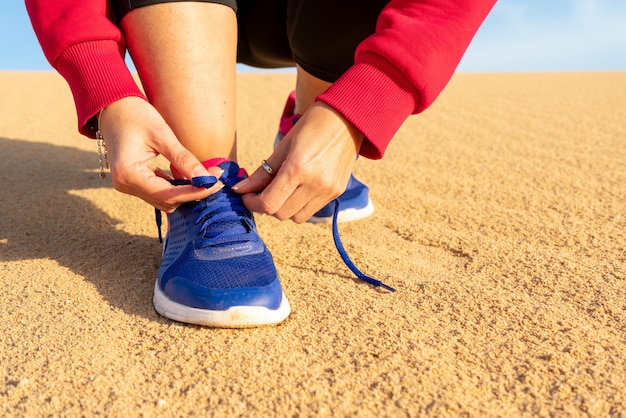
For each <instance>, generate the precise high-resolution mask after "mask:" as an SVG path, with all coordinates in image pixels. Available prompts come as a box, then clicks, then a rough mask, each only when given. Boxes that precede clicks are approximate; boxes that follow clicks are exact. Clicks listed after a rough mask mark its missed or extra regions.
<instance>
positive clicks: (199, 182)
mask: <svg viewBox="0 0 626 418" xmlns="http://www.w3.org/2000/svg"><path fill="white" fill-rule="evenodd" d="M219 180H220V181H222V183H224V186H225V187H231V186H234V185H235V184H237V183H238V182H239V181H240V180H243V178H232V177H229V176H224V175H223V176H222V177H220V179H219ZM217 181H218V179H217V178H216V177H213V176H202V177H194V178H192V179H191V181H189V180H170V183H172V184H173V185H175V186H179V185H188V184H191V185H192V186H195V187H205V188H209V187H211V186H213V185H214V184H215V183H216V182H217ZM210 198H211V196H209V197H208V198H207V199H210ZM333 202H334V204H335V210H334V213H333V224H332V225H333V226H332V228H333V240H334V241H335V247H336V248H337V251H338V252H339V255H340V256H341V259H342V260H343V262H344V263H345V264H346V266H347V267H348V268H349V269H350V271H352V273H354V275H355V276H356V277H357V278H359V279H360V280H363V281H364V282H367V283H369V284H371V285H373V286H379V287H382V288H384V289H387V290H389V291H391V292H395V291H396V290H395V289H394V288H393V287H391V286H389V285H387V284H385V283H383V282H382V281H380V280H377V279H374V278H373V277H370V276H368V275H366V274H365V273H363V272H362V271H361V270H359V269H358V268H357V267H356V266H355V265H354V263H353V262H352V260H351V259H350V257H349V256H348V253H347V251H346V249H345V248H344V246H343V244H342V242H341V238H340V237H339V227H338V225H337V224H338V222H337V218H338V214H339V201H338V200H337V199H335V200H334V201H333ZM213 206H215V205H213ZM217 206H218V207H211V206H209V205H200V206H198V209H196V208H194V210H196V211H199V212H200V214H199V216H198V221H197V222H198V223H201V222H202V226H201V228H200V230H201V231H204V235H203V238H204V239H208V240H209V241H210V242H209V244H208V245H211V244H218V243H220V242H221V240H220V233H219V232H218V233H217V234H215V233H211V234H209V232H208V230H209V229H210V228H208V227H209V225H215V224H216V223H219V222H220V221H224V222H231V219H232V217H231V216H232V214H228V213H225V212H223V211H221V210H220V208H219V206H221V205H217ZM234 209H235V212H236V213H237V211H239V212H242V213H244V212H246V211H247V209H246V208H245V207H244V206H242V205H236V207H235V208H234ZM154 214H155V219H156V224H157V228H158V230H159V242H163V236H162V234H161V226H162V216H161V211H160V210H159V209H156V208H155V209H154ZM237 216H238V217H239V218H241V221H242V222H243V225H246V223H247V222H249V221H248V218H247V217H245V216H242V215H237ZM250 228H251V226H250ZM218 229H219V228H218ZM233 238H234V237H233V234H228V237H227V238H226V239H227V240H228V241H229V242H230V241H232V240H233ZM242 240H245V237H244V236H242Z"/></svg>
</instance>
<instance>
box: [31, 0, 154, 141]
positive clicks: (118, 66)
mask: <svg viewBox="0 0 626 418" xmlns="http://www.w3.org/2000/svg"><path fill="white" fill-rule="evenodd" d="M109 7H110V6H109V5H108V1H107V0H83V1H80V2H76V1H74V0H26V9H27V10H28V14H29V16H30V19H31V23H32V25H33V29H34V30H35V34H36V35H37V38H38V40H39V43H40V44H41V47H42V49H43V52H44V54H45V56H46V58H47V59H48V62H50V64H51V65H52V67H53V68H55V69H56V70H57V71H58V72H59V73H60V74H61V75H62V76H63V77H64V78H65V80H66V81H67V83H68V84H69V86H70V89H71V91H72V95H73V96H74V102H75V104H76V112H77V117H78V129H79V131H80V132H81V133H82V134H83V135H86V136H89V137H92V138H93V137H94V136H95V126H94V124H93V119H92V118H93V116H94V115H96V114H97V113H98V112H99V111H100V109H102V108H103V107H105V106H107V105H109V104H111V103H112V102H114V101H116V100H118V99H121V98H123V97H127V96H138V97H144V95H143V93H142V92H141V90H140V89H139V87H138V86H137V83H135V81H134V79H133V77H132V75H131V74H130V71H129V70H128V67H127V66H126V64H125V62H124V55H125V52H126V45H125V41H124V37H123V36H122V33H121V31H120V30H119V28H118V27H117V26H116V25H115V24H114V23H113V21H112V19H113V17H112V12H111V10H110V8H109ZM90 120H91V122H90Z"/></svg>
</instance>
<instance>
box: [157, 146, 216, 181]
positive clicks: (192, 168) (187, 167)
mask: <svg viewBox="0 0 626 418" xmlns="http://www.w3.org/2000/svg"><path fill="white" fill-rule="evenodd" d="M159 145H160V146H159V149H158V150H157V151H159V152H160V153H161V154H163V156H164V157H165V158H167V159H168V160H169V162H170V163H171V164H172V165H173V166H174V167H176V170H178V171H179V172H180V173H181V174H182V175H183V176H185V178H188V179H192V178H194V177H200V176H206V175H207V169H206V168H204V166H203V165H202V164H201V163H200V160H198V159H197V158H196V156H195V155H193V154H192V153H191V151H189V150H187V149H186V148H185V147H183V146H182V145H181V143H180V142H178V140H176V139H170V140H166V139H165V138H163V141H162V143H161V144H159Z"/></svg>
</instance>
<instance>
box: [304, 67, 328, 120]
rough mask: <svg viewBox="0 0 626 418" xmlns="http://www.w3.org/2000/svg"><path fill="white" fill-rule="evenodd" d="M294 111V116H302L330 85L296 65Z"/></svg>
mask: <svg viewBox="0 0 626 418" xmlns="http://www.w3.org/2000/svg"><path fill="white" fill-rule="evenodd" d="M296 69H297V78H296V109H295V114H297V115H302V114H303V113H304V112H306V110H307V109H308V108H309V107H311V105H312V104H313V103H314V102H315V98H316V97H317V96H319V95H320V94H322V93H323V92H324V91H325V90H326V89H327V88H328V87H330V85H331V83H329V82H327V81H324V80H320V79H319V78H317V77H314V76H313V75H311V74H309V73H307V72H306V71H305V70H304V69H303V68H302V67H300V66H299V65H296Z"/></svg>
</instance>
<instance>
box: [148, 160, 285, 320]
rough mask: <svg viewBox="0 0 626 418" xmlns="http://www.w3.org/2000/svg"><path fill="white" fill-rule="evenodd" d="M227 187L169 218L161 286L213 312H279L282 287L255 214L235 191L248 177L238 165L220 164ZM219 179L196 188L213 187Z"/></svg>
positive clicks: (197, 182) (181, 300) (202, 179)
mask: <svg viewBox="0 0 626 418" xmlns="http://www.w3.org/2000/svg"><path fill="white" fill-rule="evenodd" d="M220 167H221V168H222V169H224V174H223V175H222V177H221V178H220V180H222V182H224V183H225V185H226V187H224V188H223V189H222V190H220V191H219V192H217V193H214V194H213V195H211V196H209V197H208V198H206V199H202V200H200V201H197V202H189V203H186V204H183V205H181V206H180V207H179V208H178V209H177V210H176V211H174V212H173V213H171V214H168V221H169V230H168V234H167V238H166V242H165V245H164V249H163V261H162V264H161V267H160V269H159V276H158V277H159V278H158V285H159V287H160V289H161V290H162V291H163V293H164V294H165V295H166V296H167V297H168V298H169V299H171V300H172V301H174V302H177V303H179V304H182V305H185V306H189V307H193V308H199V309H207V310H225V309H228V308H230V307H232V306H264V307H267V308H268V309H277V308H278V307H279V305H280V303H281V299H282V288H281V286H280V282H279V280H278V274H277V272H276V268H275V266H274V261H273V259H272V256H271V254H270V252H269V251H268V249H267V248H266V246H265V244H264V243H263V241H262V240H261V239H260V237H259V235H258V233H257V230H256V225H255V222H254V218H253V216H252V213H250V211H249V210H248V209H246V207H245V206H244V205H243V201H242V199H241V196H240V195H238V194H237V193H235V192H233V191H232V190H231V189H230V187H229V186H230V185H234V184H236V183H237V182H238V181H239V180H241V179H242V178H241V177H239V167H238V166H237V164H236V163H234V162H225V163H222V164H220ZM215 181H216V179H215V178H214V177H197V178H194V179H193V181H192V184H194V185H196V186H205V187H210V186H211V185H212V184H214V183H215Z"/></svg>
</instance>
